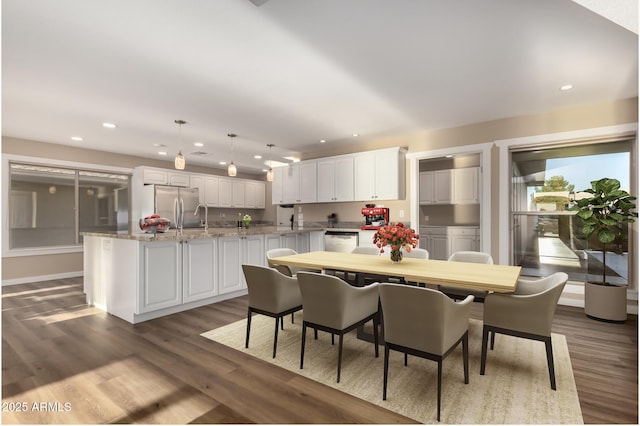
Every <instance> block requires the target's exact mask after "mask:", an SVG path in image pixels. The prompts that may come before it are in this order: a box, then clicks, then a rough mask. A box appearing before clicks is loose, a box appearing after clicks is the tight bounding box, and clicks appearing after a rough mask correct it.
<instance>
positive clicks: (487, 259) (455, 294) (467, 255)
mask: <svg viewBox="0 0 640 426" xmlns="http://www.w3.org/2000/svg"><path fill="white" fill-rule="evenodd" d="M449 262H467V263H484V264H489V265H493V258H492V257H491V255H490V254H489V253H483V252H481V251H457V252H455V253H452V254H451V256H449ZM438 290H440V291H441V292H443V293H444V294H446V295H447V296H449V297H451V298H452V299H454V300H457V299H464V298H465V297H467V296H468V295H469V294H470V295H472V296H474V299H473V300H474V301H476V302H484V298H485V297H487V292H486V291H481V290H469V289H464V288H460V287H449V286H444V285H441V286H438Z"/></svg>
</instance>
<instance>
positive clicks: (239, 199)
mask: <svg viewBox="0 0 640 426" xmlns="http://www.w3.org/2000/svg"><path fill="white" fill-rule="evenodd" d="M245 186H246V185H245V181H244V180H240V179H232V180H231V207H245V205H244V202H245Z"/></svg>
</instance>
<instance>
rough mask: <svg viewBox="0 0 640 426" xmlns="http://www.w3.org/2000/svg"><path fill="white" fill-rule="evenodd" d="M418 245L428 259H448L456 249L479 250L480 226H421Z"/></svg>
mask: <svg viewBox="0 0 640 426" xmlns="http://www.w3.org/2000/svg"><path fill="white" fill-rule="evenodd" d="M420 247H421V248H424V249H426V250H428V251H429V259H435V260H448V259H449V257H450V256H451V255H452V254H453V253H455V252H457V251H478V250H480V228H479V227H475V226H421V227H420Z"/></svg>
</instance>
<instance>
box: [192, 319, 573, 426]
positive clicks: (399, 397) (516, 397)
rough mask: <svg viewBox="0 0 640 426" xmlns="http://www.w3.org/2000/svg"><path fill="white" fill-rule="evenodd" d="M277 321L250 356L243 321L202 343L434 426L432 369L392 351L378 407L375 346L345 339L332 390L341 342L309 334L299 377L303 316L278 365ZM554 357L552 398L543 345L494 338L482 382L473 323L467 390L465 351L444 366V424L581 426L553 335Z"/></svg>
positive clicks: (254, 331)
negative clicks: (275, 347)
mask: <svg viewBox="0 0 640 426" xmlns="http://www.w3.org/2000/svg"><path fill="white" fill-rule="evenodd" d="M274 322H275V320H274V319H273V318H269V317H265V316H263V315H254V316H253V319H252V321H251V340H250V342H249V349H245V348H244V341H245V333H246V320H242V321H238V322H235V323H233V324H229V325H227V326H224V327H221V328H217V329H214V330H211V331H208V332H206V333H203V334H202V336H203V337H206V338H208V339H211V340H214V341H216V342H219V343H222V344H224V345H226V346H229V347H232V348H234V349H237V350H239V351H242V352H245V353H247V354H250V355H252V356H255V357H257V358H260V359H263V360H265V361H267V362H269V363H272V364H275V365H278V366H280V367H282V368H286V369H287V370H290V371H293V372H296V373H298V374H301V375H302V376H305V377H308V378H310V379H312V380H315V381H318V382H320V383H323V384H326V385H328V386H331V387H333V388H336V389H339V390H341V391H343V392H346V393H348V394H351V395H354V396H356V397H358V398H361V399H364V400H366V401H369V402H371V403H373V404H376V405H379V406H381V407H385V408H387V409H389V410H391V411H394V412H397V413H399V414H402V415H404V416H407V417H410V418H412V419H414V420H417V421H419V422H421V423H437V421H436V397H437V389H436V386H437V363H436V362H434V361H429V360H425V359H420V358H417V357H412V356H410V357H409V366H408V367H404V364H403V362H404V358H403V354H401V353H399V352H394V351H391V353H390V354H391V355H390V358H389V384H388V388H387V400H386V401H383V400H382V379H383V377H382V376H383V366H384V347H383V346H380V357H379V358H375V357H374V353H373V344H372V343H368V342H365V341H362V340H358V339H357V338H356V332H355V331H353V332H351V333H349V334H347V335H346V336H345V338H344V349H343V360H342V374H341V379H340V380H341V382H340V383H336V372H337V362H338V361H337V360H338V344H337V343H338V339H337V338H336V344H335V346H332V345H331V337H330V335H329V334H327V333H323V332H319V338H318V340H314V339H313V331H312V330H311V329H309V330H307V345H306V348H305V362H304V369H302V370H300V368H299V366H300V344H301V340H300V339H301V328H302V327H301V324H302V313H301V312H298V313H296V317H295V324H291V317H290V316H288V317H287V318H286V320H285V329H284V331H282V330H280V332H279V335H278V351H277V356H276V359H275V360H274V359H273V358H272V357H271V355H272V349H273V328H274ZM552 340H553V352H554V358H555V367H556V382H557V388H558V389H557V390H556V391H553V390H551V386H550V384H549V374H548V371H547V364H546V356H545V347H544V343H542V342H536V341H531V340H526V339H518V338H515V337H510V336H504V335H496V344H495V350H493V351H491V350H489V351H488V355H487V366H486V374H485V375H484V376H481V375H480V373H479V372H480V350H481V346H482V345H481V343H482V322H480V321H477V320H471V322H470V327H469V368H470V370H469V384H467V385H465V384H464V374H463V369H462V348H461V346H459V347H458V348H456V350H455V351H454V352H453V353H451V354H450V355H449V356H448V357H447V359H445V361H444V363H443V375H442V411H441V423H450V424H524V423H537V424H545V423H546V424H551V423H552V424H560V423H563V424H582V423H583V420H582V412H581V409H580V403H579V401H578V394H577V392H576V385H575V381H574V378H573V370H572V368H571V360H570V358H569V352H568V348H567V342H566V339H565V336H563V335H558V334H554V335H553V336H552Z"/></svg>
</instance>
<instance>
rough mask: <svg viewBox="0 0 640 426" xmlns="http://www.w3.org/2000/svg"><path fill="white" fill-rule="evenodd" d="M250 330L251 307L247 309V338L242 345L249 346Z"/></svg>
mask: <svg viewBox="0 0 640 426" xmlns="http://www.w3.org/2000/svg"><path fill="white" fill-rule="evenodd" d="M250 332H251V308H248V309H247V338H246V339H245V341H244V347H245V348H248V347H249V333H250Z"/></svg>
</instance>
